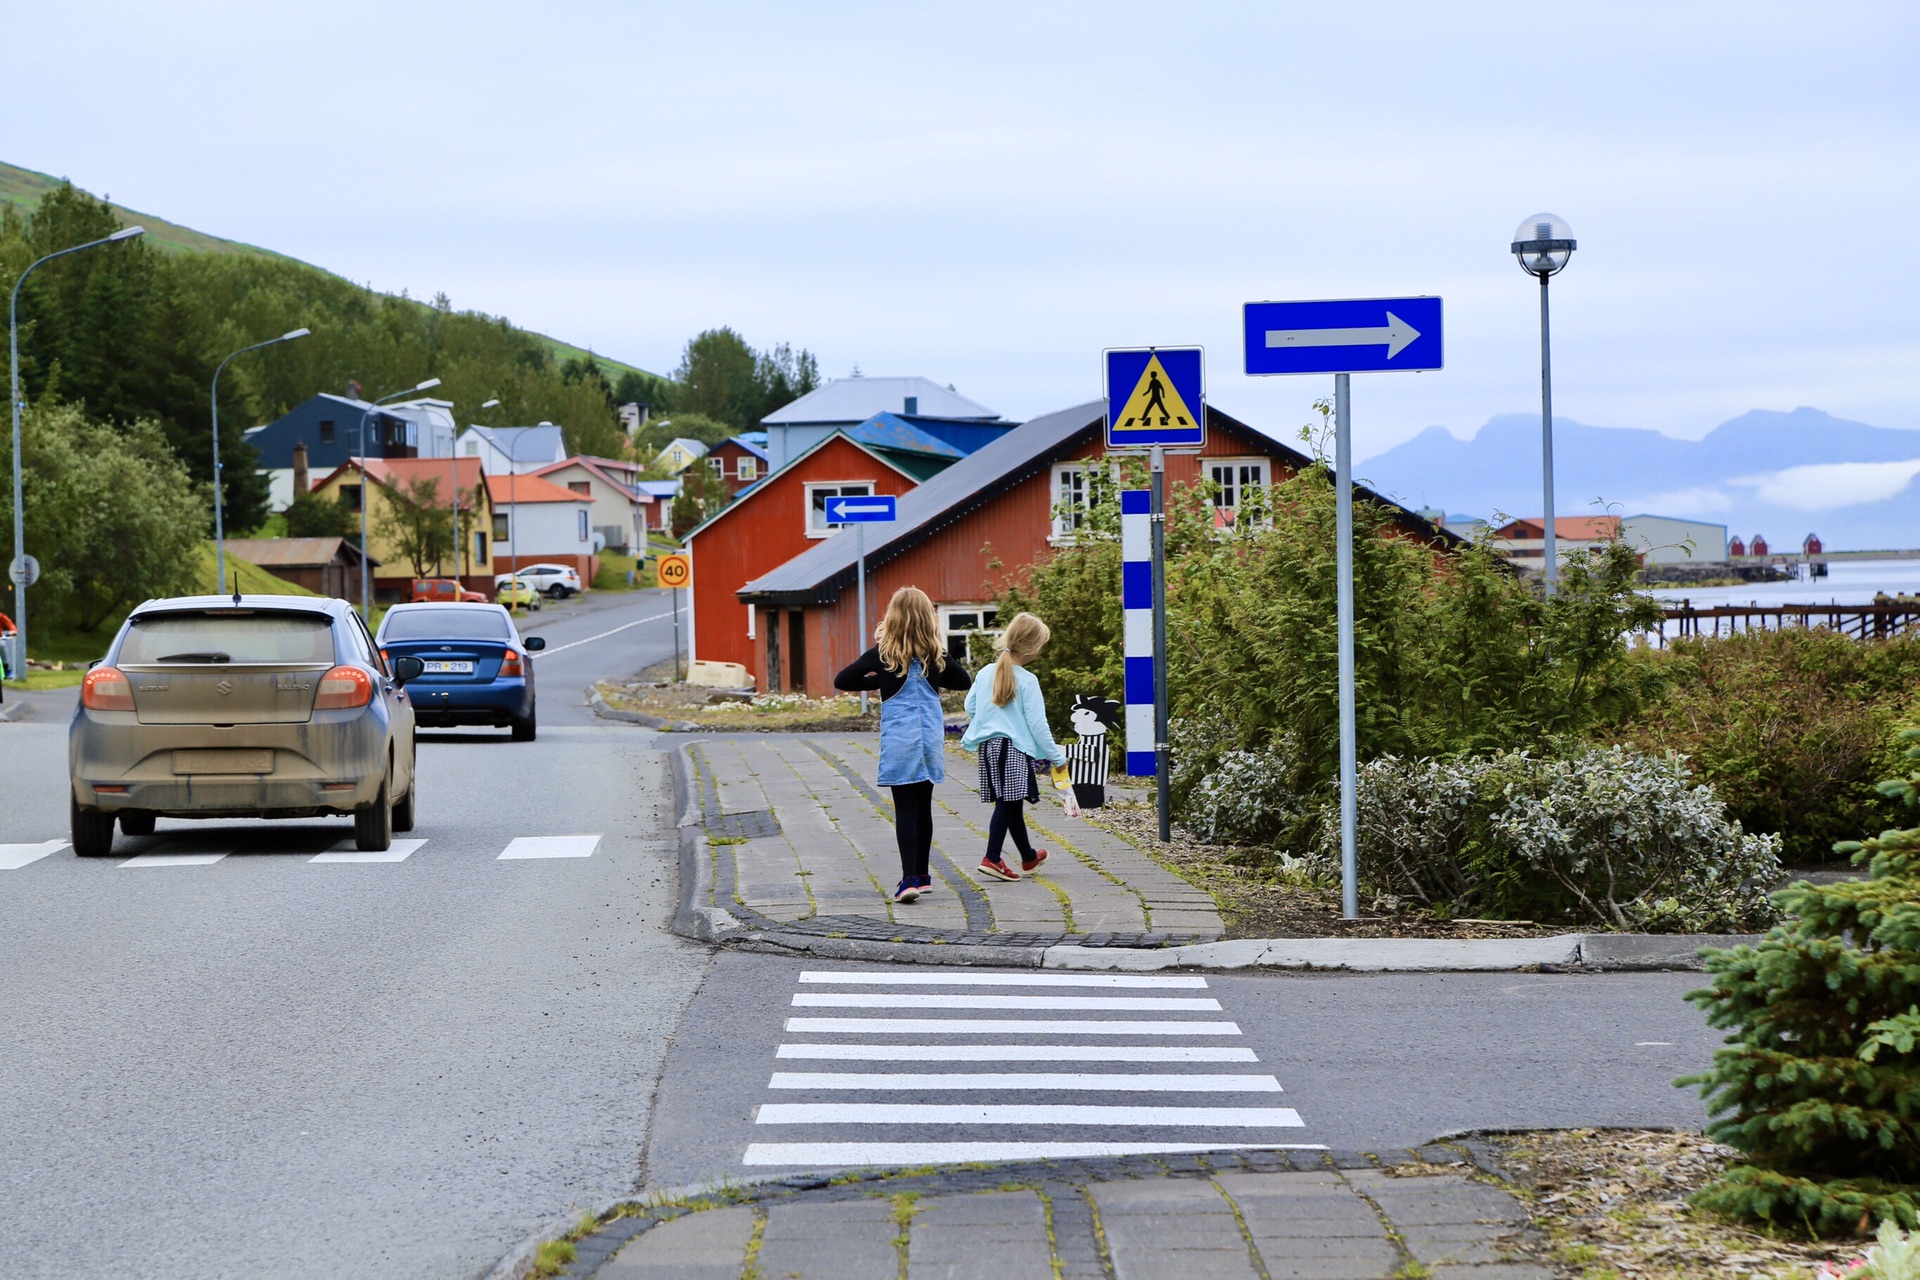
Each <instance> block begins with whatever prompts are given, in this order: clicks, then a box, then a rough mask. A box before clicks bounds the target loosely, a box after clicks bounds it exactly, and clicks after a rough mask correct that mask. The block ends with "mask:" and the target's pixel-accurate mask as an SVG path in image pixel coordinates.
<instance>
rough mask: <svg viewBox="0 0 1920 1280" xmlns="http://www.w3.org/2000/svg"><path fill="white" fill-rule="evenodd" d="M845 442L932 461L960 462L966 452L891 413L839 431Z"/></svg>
mask: <svg viewBox="0 0 1920 1280" xmlns="http://www.w3.org/2000/svg"><path fill="white" fill-rule="evenodd" d="M841 431H843V432H844V433H845V434H846V435H847V436H848V437H849V438H851V439H854V440H858V441H859V442H860V443H861V444H864V445H867V446H869V447H871V448H874V449H901V450H904V451H906V452H908V453H929V454H932V455H933V456H934V457H936V458H964V457H966V456H967V455H966V451H965V450H964V449H958V448H955V447H954V446H953V445H950V444H948V443H947V442H946V441H945V440H942V439H941V438H940V437H938V436H936V435H933V434H932V433H931V432H927V431H923V430H921V429H920V428H919V427H916V426H914V425H913V423H911V422H909V421H907V420H906V419H905V418H903V417H901V416H900V415H898V414H894V413H876V414H874V415H873V416H872V417H871V418H868V419H867V420H866V421H865V422H862V423H860V424H859V425H858V426H853V427H842V428H841Z"/></svg>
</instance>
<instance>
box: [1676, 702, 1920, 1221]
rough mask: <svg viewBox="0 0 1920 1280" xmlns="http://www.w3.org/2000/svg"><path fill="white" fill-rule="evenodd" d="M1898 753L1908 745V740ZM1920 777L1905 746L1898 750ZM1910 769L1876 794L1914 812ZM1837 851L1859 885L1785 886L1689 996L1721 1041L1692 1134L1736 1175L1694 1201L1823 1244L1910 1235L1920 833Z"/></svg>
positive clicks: (1919, 1087)
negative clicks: (1780, 918) (1724, 1150)
mask: <svg viewBox="0 0 1920 1280" xmlns="http://www.w3.org/2000/svg"><path fill="white" fill-rule="evenodd" d="M1908 738H1909V742H1910V743H1911V742H1915V741H1920V733H1912V732H1910V733H1909V735H1908ZM1908 755H1909V765H1908V767H1909V769H1914V768H1916V767H1920V745H1913V746H1910V747H1909V750H1908ZM1916 784H1920V772H1916V773H1910V774H1909V776H1908V777H1907V778H1905V779H1902V780H1900V781H1896V782H1891V783H1886V784H1883V791H1884V792H1885V794H1887V795H1888V796H1889V797H1890V798H1894V799H1899V800H1903V801H1904V802H1906V803H1907V804H1909V805H1911V804H1913V803H1914V802H1915V801H1916V799H1920V786H1916ZM1836 852H1840V853H1851V854H1852V855H1853V857H1854V860H1855V861H1856V862H1858V861H1861V860H1863V859H1865V860H1867V861H1868V869H1869V872H1870V875H1871V878H1870V879H1866V880H1855V881H1849V882H1844V883H1840V884H1829V885H1815V884H1810V883H1807V882H1804V881H1803V882H1801V883H1799V884H1795V885H1793V886H1791V887H1789V888H1787V889H1783V890H1781V891H1780V892H1779V893H1778V894H1776V895H1774V897H1775V901H1776V902H1777V903H1778V904H1779V906H1780V908H1781V910H1782V911H1784V912H1785V913H1786V915H1787V916H1788V920H1787V922H1786V923H1784V924H1781V925H1779V926H1777V927H1775V928H1774V929H1773V930H1771V931H1770V932H1769V933H1768V934H1767V936H1766V937H1765V938H1763V939H1762V940H1761V941H1760V943H1759V944H1758V945H1757V946H1751V947H1745V946H1743V947H1735V948H1733V949H1732V950H1728V951H1714V952H1709V953H1708V955H1707V969H1708V972H1709V973H1711V974H1712V975H1713V979H1712V981H1713V985H1712V986H1711V987H1709V988H1706V989H1704V990H1701V991H1696V992H1693V993H1692V994H1691V995H1690V996H1689V997H1688V998H1689V999H1691V1000H1693V1001H1694V1003H1696V1004H1698V1005H1700V1007H1701V1008H1702V1009H1704V1010H1705V1011H1706V1014H1707V1020H1708V1022H1710V1023H1711V1024H1712V1025H1714V1026H1716V1027H1724V1028H1728V1029H1729V1030H1731V1032H1732V1034H1731V1035H1729V1036H1728V1037H1727V1041H1728V1045H1729V1047H1728V1048H1725V1049H1721V1050H1720V1051H1718V1052H1717V1053H1715V1054H1714V1059H1713V1067H1712V1069H1711V1070H1709V1071H1707V1072H1706V1073H1704V1074H1702V1075H1698V1076H1689V1077H1686V1078H1685V1079H1682V1080H1679V1081H1677V1082H1676V1083H1678V1084H1681V1085H1698V1086H1699V1087H1700V1089H1701V1092H1702V1093H1703V1094H1705V1095H1706V1097H1707V1099H1708V1106H1709V1109H1710V1111H1711V1112H1712V1114H1713V1115H1714V1117H1715V1119H1714V1120H1713V1122H1712V1123H1711V1124H1709V1125H1708V1127H1707V1131H1708V1133H1709V1134H1711V1135H1712V1136H1713V1137H1714V1138H1715V1139H1717V1140H1718V1141H1721V1142H1725V1143H1727V1144H1729V1145H1731V1146H1733V1147H1736V1148H1738V1149H1739V1150H1740V1151H1742V1152H1744V1153H1745V1155H1746V1157H1747V1158H1746V1162H1745V1163H1743V1164H1740V1165H1737V1166H1735V1167H1733V1168H1732V1169H1729V1170H1728V1171H1727V1173H1726V1174H1725V1175H1724V1176H1723V1177H1721V1178H1720V1179H1718V1180H1717V1181H1715V1182H1714V1183H1712V1184H1710V1185H1709V1186H1707V1187H1706V1188H1704V1189H1703V1190H1701V1191H1700V1192H1699V1193H1698V1194H1697V1195H1696V1196H1695V1197H1694V1203H1695V1204H1697V1205H1701V1206H1703V1207H1705V1208H1709V1209H1713V1210H1716V1211H1718V1212H1721V1213H1725V1214H1728V1215H1731V1216H1734V1217H1740V1218H1749V1219H1758V1220H1762V1221H1766V1222H1772V1223H1778V1224H1783V1225H1794V1224H1798V1225H1801V1226H1804V1227H1806V1228H1807V1229H1809V1230H1813V1231H1819V1232H1823V1233H1827V1234H1837V1233H1843V1232H1849V1231H1859V1232H1862V1233H1864V1232H1866V1231H1867V1230H1869V1229H1871V1227H1872V1226H1873V1224H1874V1223H1875V1222H1876V1221H1881V1222H1885V1221H1892V1222H1896V1223H1898V1224H1899V1225H1901V1226H1903V1227H1906V1228H1908V1229H1909V1230H1911V1229H1913V1228H1915V1227H1920V827H1916V828H1911V829H1908V830H1904V831H1887V832H1884V833H1882V834H1881V835H1880V836H1879V837H1878V838H1876V839H1872V840H1868V841H1866V842H1865V843H1864V844H1859V843H1847V844H1843V845H1840V846H1838V847H1837V848H1836Z"/></svg>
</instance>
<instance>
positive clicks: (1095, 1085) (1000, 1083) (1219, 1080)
mask: <svg viewBox="0 0 1920 1280" xmlns="http://www.w3.org/2000/svg"><path fill="white" fill-rule="evenodd" d="M767 1088H769V1089H854V1090H858V1089H1085V1090H1089V1091H1094V1092H1110V1093H1280V1092H1282V1090H1281V1088H1280V1081H1279V1080H1277V1079H1275V1078H1274V1077H1273V1076H1254V1075H1111V1074H1107V1073H1102V1072H1082V1071H1072V1072H1068V1071H1062V1072H1028V1073H1022V1072H1007V1071H982V1072H970V1073H952V1074H936V1073H927V1072H919V1071H900V1072H893V1071H776V1072H774V1073H773V1079H772V1080H770V1081H769V1082H768V1083H767ZM915 1110H916V1111H917V1110H918V1108H917V1107H916V1108H915ZM909 1119H911V1117H909Z"/></svg>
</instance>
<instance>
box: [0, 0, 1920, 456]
mask: <svg viewBox="0 0 1920 1280" xmlns="http://www.w3.org/2000/svg"><path fill="white" fill-rule="evenodd" d="M1532 15H1537V16H1532ZM6 28H7V34H8V45H9V47H10V48H11V49H12V50H13V51H14V55H13V56H12V57H10V58H9V59H8V63H9V66H8V76H7V81H8V83H7V88H6V94H7V97H8V99H9V100H10V102H11V103H12V108H11V109H10V110H9V111H8V112H7V115H8V116H9V117H10V120H9V125H8V127H7V129H6V132H5V137H6V144H5V154H4V155H3V156H0V158H3V159H6V160H8V161H10V162H12V163H15V164H21V165H25V166H27V167H29V168H34V169H39V170H42V171H44V172H48V173H52V174H55V175H63V176H67V177H71V178H72V179H73V180H74V181H75V182H76V183H78V184H79V185H81V186H84V187H87V188H89V189H91V190H93V191H95V192H103V193H109V194H111V195H112V196H113V198H114V199H115V200H117V201H120V202H121V203H124V204H127V205H130V206H132V207H134V208H138V209H142V210H149V211H152V212H154V213H156V214H160V215H163V216H165V217H168V218H170V219H172V220H174V221H177V222H183V223H186V224H187V225H190V226H193V227H196V228H199V229H201V230H204V231H208V232H211V233H213V234H216V235H221V236H227V237H231V238H234V239H239V240H246V241H250V242H252V243H255V244H259V245H264V246H267V247H270V248H273V249H276V250H279V251H281V252H284V253H288V254H291V255H293V256H295V257H299V258H303V259H305V260H307V261H309V262H313V263H316V264H318V265H320V266H323V267H326V268H328V269H330V270H333V271H336V272H339V273H340V274H342V275H345V276H349V277H351V278H353V279H355V280H359V281H363V282H369V283H371V284H373V285H374V286H375V287H377V288H380V289H384V290H394V291H397V290H399V289H402V288H404V289H407V290H409V291H411V292H412V293H413V294H414V295H416V296H431V295H432V294H434V293H436V292H440V291H445V292H446V293H447V294H448V295H449V296H450V297H451V298H452V299H453V302H454V305H455V306H457V307H462V308H477V309H480V310H484V311H488V312H492V313H495V314H504V315H506V316H508V317H510V318H511V319H512V320H513V321H514V322H516V323H518V324H520V325H524V326H526V327H529V328H533V329H538V330H542V331H544V332H548V333H552V334H554V335H556V336H560V337H563V338H566V339H568V340H570V341H573V342H577V343H580V344H582V345H591V346H592V347H593V348H595V349H596V350H598V351H602V352H605V353H607V354H609V355H612V356H615V357H617V358H619V359H622V360H626V361H629V362H632V363H635V364H639V365H641V366H643V367H646V368H650V369H654V370H658V371H662V372H665V371H668V370H670V369H671V368H672V367H673V365H674V364H675V362H676V361H677V359H678V356H679V351H680V348H681V345H682V344H683V343H684V342H685V340H686V339H687V337H688V336H690V335H691V334H693V333H694V332H696V331H698V330H700V329H702V328H706V327H709V326H714V325H721V324H731V325H733V326H734V327H735V328H737V329H738V330H740V331H741V332H742V333H743V334H744V335H745V336H746V338H747V339H748V341H750V342H752V343H754V344H755V345H756V346H764V345H770V344H772V343H774V342H779V341H790V342H792V343H794V344H796V345H800V346H805V347H808V348H810V349H812V350H813V351H814V352H815V353H817V355H818V356H819V358H820V363H821V367H822V369H823V371H824V372H825V373H827V374H828V375H829V376H842V375H845V374H846V373H848V372H849V371H851V369H852V368H853V367H854V366H855V365H858V366H859V368H860V369H861V370H862V371H863V372H865V373H868V374H924V375H926V376H928V377H930V378H934V379H936V380H938V381H940V382H942V383H947V382H951V383H953V384H954V385H955V386H956V387H957V388H958V389H959V390H960V391H962V392H964V393H965V394H967V395H969V396H972V397H973V398H975V399H976V400H979V401H981V402H983V403H985V404H987V405H989V406H991V407H992V408H994V409H996V410H999V411H1000V412H1002V413H1004V414H1006V415H1008V416H1009V417H1015V418H1025V417H1028V416H1031V415H1033V414H1036V413H1041V412H1045V411H1047V410H1050V409H1054V408H1059V407H1062V406H1064V405H1067V404H1071V403H1076V402H1079V401H1081V400H1085V399H1090V398H1093V397H1094V396H1097V395H1098V394H1099V393H1100V365H1099V352H1100V350H1101V348H1103V347H1106V346H1119V345H1134V344H1146V343H1161V344H1174V343H1182V342H1199V343H1202V344H1204V345H1205V346H1206V348H1207V352H1208V398H1209V399H1210V400H1211V401H1213V402H1214V403H1216V404H1218V405H1219V406H1221V407H1222V408H1224V409H1227V410H1228V411H1229V412H1232V413H1235V414H1238V415H1240V416H1243V417H1248V418H1250V419H1252V420H1253V421H1255V422H1257V423H1259V424H1260V425H1262V426H1264V427H1267V428H1268V429H1270V430H1276V431H1284V430H1286V429H1290V428H1291V427H1293V426H1296V425H1298V424H1299V423H1300V422H1302V421H1304V420H1305V419H1306V418H1307V417H1308V416H1309V405H1310V403H1311V402H1312V400H1313V399H1315V398H1316V397H1318V396H1322V395H1325V394H1328V393H1329V392H1330V390H1331V379H1330V378H1325V377H1317V378H1268V379H1253V378H1248V377H1246V376H1245V375H1244V374H1243V373H1242V371H1241V370H1242V352H1241V350H1240V338H1239V328H1238V326H1239V314H1240V305H1241V303H1243V302H1245V301H1248V300H1250V299H1262V298H1337V297H1369V296H1381V295H1398V294H1416V293H1431V294H1439V295H1441V296H1443V297H1444V298H1445V300H1446V327H1447V354H1446V364H1447V367H1446V368H1445V370H1443V371H1441V372H1437V373H1426V374H1418V375H1415V374H1399V375H1376V376H1372V377H1364V378H1360V379H1356V384H1355V389H1354V406H1355V407H1354V421H1355V432H1356V451H1357V452H1358V453H1359V454H1360V455H1361V456H1362V457H1364V456H1366V455H1368V454H1371V453H1375V452H1378V451H1379V450H1381V449H1383V448H1386V447H1388V446H1390V445H1392V444H1393V443H1395V442H1397V441H1399V440H1401V439H1404V438H1406V437H1408V436H1410V435H1412V434H1414V433H1415V432H1417V431H1419V430H1420V429H1421V428H1423V427H1426V426H1428V425H1432V424H1439V425H1443V426H1446V427H1448V428H1450V429H1452V430H1453V431H1455V432H1456V433H1459V434H1462V435H1465V434H1470V433H1471V432H1472V431H1473V430H1474V429H1475V428H1476V427H1478V426H1479V424H1481V423H1482V422H1484V421H1485V420H1486V419H1487V418H1488V417H1489V416H1491V415H1492V414H1495V413H1499V412H1509V411H1524V410H1529V409H1533V410H1537V408H1538V404H1539V370H1538V354H1539V352H1538V292H1539V290H1538V287H1537V286H1536V285H1534V284H1533V283H1532V282H1531V281H1530V280H1529V279H1528V278H1527V277H1526V276H1525V275H1523V274H1522V273H1521V271H1520V269H1519V268H1518V267H1517V266H1516V265H1515V263H1514V262H1513V259H1512V257H1511V256H1510V255H1509V254H1508V253H1507V244H1508V242H1509V240H1510V239H1511V238H1512V235H1513V231H1514V228H1515V227H1516V226H1517V225H1518V224H1519V223H1520V221H1521V219H1522V218H1524V217H1525V216H1527V215H1528V214H1531V213H1535V212H1538V211H1541V210H1547V211H1551V212H1554V213H1557V214H1560V215H1561V216H1562V217H1564V218H1566V219H1567V220H1568V221H1569V222H1570V223H1571V224H1572V226H1573V229H1574V232H1575V234H1576V236H1577V237H1578V239H1579V241H1580V249H1579V251H1578V252H1577V253H1576V254H1575V255H1574V258H1573V262H1572V264H1571V265H1570V266H1569V267H1568V269H1567V271H1566V272H1565V273H1564V274H1563V275H1561V276H1560V277H1558V278H1557V279H1556V281H1555V283H1554V285H1553V303H1554V337H1555V346H1554V352H1555V406H1556V409H1557V410H1558V411H1559V412H1560V413H1562V414H1565V415H1566V416H1568V417H1572V418H1577V419H1579V420H1581V421H1584V422H1589V423H1594V424H1599V425H1606V426H1640V427H1653V428H1657V429H1658V430H1661V431H1665V432H1668V433H1669V434H1673V435H1683V436H1698V435H1701V434H1703V433H1704V432H1706V431H1707V430H1708V429H1710V428H1711V427H1713V426H1714V425H1715V424H1717V423H1719V422H1721V421H1723V420H1725V419H1727V418H1730V417H1733V416H1735V415H1737V414H1739V413H1742V412H1744V411H1745V410H1747V409H1751V408H1772V409H1791V408H1793V407H1795V406H1797V405H1812V406H1816V407H1819V408H1822V409H1825V410H1828V411H1829V412H1831V413H1834V414H1837V415H1840V416H1843V417H1849V418H1855V419H1859V420H1862V421H1866V422H1870V423H1874V424H1877V425H1882V426H1898V427H1910V428H1920V320H1917V319H1916V315H1917V309H1916V304H1915V301H1914V297H1913V294H1914V292H1915V284H1916V281H1917V280H1920V273H1916V270H1915V267H1916V265H1920V250H1916V241H1920V216H1916V215H1917V214H1920V200H1917V199H1916V194H1917V191H1920V118H1917V117H1920V110H1917V109H1916V108H1917V107H1920V72H1916V67H1920V60H1916V57H1915V49H1916V47H1920V45H1917V43H1916V37H1920V6H1916V5H1914V4H1912V3H1910V2H1901V3H1894V2H1889V3H1852V4H1850V3H1843V2H1837V0H1827V2H1826V3H1823V4H1821V5H1812V4H1807V3H1804V2H1803V3H1794V4H1780V3H1765V2H1759V3H1756V2H1755V0H1743V2H1741V3H1681V4H1675V3H1672V2H1671V0H1665V2H1663V3H1634V2H1632V0H1608V2H1607V3H1604V4H1552V5H1516V4H1513V3H1510V2H1508V3H1498V4H1495V3H1478V2H1475V0H1451V2H1449V3H1445V4H1438V3H1428V4H1398V3H1371V4H1366V5H1360V4H1337V3H1331V2H1328V0H1322V2H1320V3H1298V2H1291V0H1289V2H1270V3H1260V4H1228V3H1197V4H1189V5H1167V4H1133V3H1123V2H1119V0H1107V2H1105V3H1100V4H1072V5H1069V4H1050V3H1046V2H1045V0H1020V2H1019V3H1008V4H958V5H954V4H947V5H913V4H900V3H897V2H895V3H885V4H851V3H834V2H832V0H815V2H814V3H809V4H793V3H782V4H758V3H715V2H712V0H708V2H706V3H700V4H692V3H687V4H680V5H649V4H638V3H616V4H593V3H581V2H579V0H545V2H544V3H538V4H529V3H526V2H525V0H516V2H514V3H497V2H495V0H465V2H463V3H460V4H439V3H418V2H413V0H385V2H383V3H355V2H350V0H324V2H323V3H307V2H301V0H279V2H278V3H275V4H272V5H263V4H255V3H247V4H238V3H232V4H220V3H207V4H180V3H172V4H170V3H165V0H160V2H158V3H156V2H155V0H142V2H141V3H137V4H136V3H126V2H124V0H106V2H104V3H93V4H88V5H71V4H35V5H28V4H25V3H16V4H13V5H9V6H8V14H7V19H6ZM297 319H298V318H297V317H292V316H290V317H288V320H289V322H290V323H291V322H294V321H296V320H297Z"/></svg>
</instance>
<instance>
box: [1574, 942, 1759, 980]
mask: <svg viewBox="0 0 1920 1280" xmlns="http://www.w3.org/2000/svg"><path fill="white" fill-rule="evenodd" d="M1760 938H1761V935H1760V934H1757V933H1667V934H1652V933H1588V934H1583V935H1581V938H1580V963H1581V964H1584V965H1586V966H1587V967H1588V968H1590V969H1667V970H1693V971H1700V970H1704V969H1705V968H1706V965H1705V963H1704V962H1703V961H1702V960H1701V959H1700V956H1699V951H1700V949H1701V948H1702V947H1722V948H1726V947H1735V946H1738V945H1740V944H1741V943H1743V942H1744V943H1747V944H1749V945H1751V944H1753V943H1756V942H1758V941H1759V940H1760Z"/></svg>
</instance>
